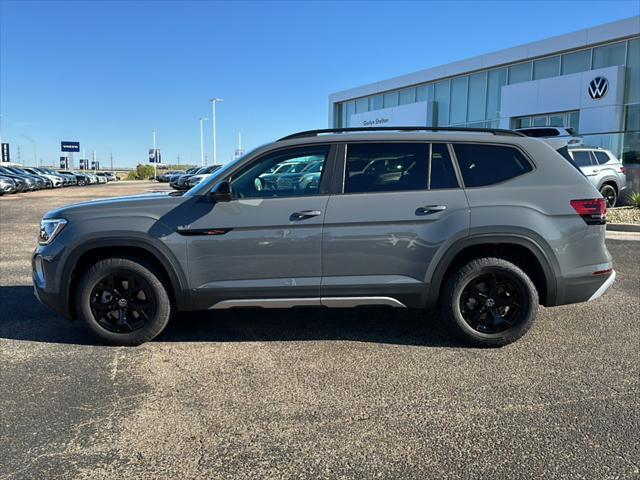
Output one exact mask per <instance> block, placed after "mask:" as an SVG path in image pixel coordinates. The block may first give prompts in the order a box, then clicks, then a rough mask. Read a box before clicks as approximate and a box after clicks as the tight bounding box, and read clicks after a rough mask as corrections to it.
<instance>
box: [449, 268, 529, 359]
mask: <svg viewBox="0 0 640 480" xmlns="http://www.w3.org/2000/svg"><path fill="white" fill-rule="evenodd" d="M537 311H538V292H537V290H536V287H535V286H534V284H533V282H532V281H531V279H530V278H529V277H528V276H527V274H526V273H524V272H523V271H522V270H521V269H520V268H519V267H518V266H516V265H514V264H513V263H511V262H509V261H507V260H504V259H502V258H493V257H486V258H478V259H475V260H472V261H470V262H469V263H467V264H466V265H464V266H463V267H462V268H461V269H459V270H458V271H456V272H453V273H452V274H451V275H449V277H448V278H447V280H446V283H445V287H444V295H443V299H442V303H441V312H442V317H443V320H444V322H445V324H446V325H447V327H448V328H449V329H450V330H452V332H453V333H454V334H456V335H457V336H458V337H459V338H460V339H461V340H463V341H464V342H465V343H467V344H470V345H473V346H477V347H501V346H503V345H508V344H509V343H512V342H515V341H516V340H518V339H519V338H520V337H522V336H523V335H524V334H525V333H527V331H528V330H529V328H530V327H531V324H532V323H533V321H534V319H535V317H536V313H537Z"/></svg>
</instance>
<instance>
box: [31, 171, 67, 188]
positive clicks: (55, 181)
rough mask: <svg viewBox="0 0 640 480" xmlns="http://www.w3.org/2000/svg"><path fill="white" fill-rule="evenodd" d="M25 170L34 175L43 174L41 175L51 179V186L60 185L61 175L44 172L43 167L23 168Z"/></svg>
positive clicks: (57, 186) (56, 186)
mask: <svg viewBox="0 0 640 480" xmlns="http://www.w3.org/2000/svg"><path fill="white" fill-rule="evenodd" d="M25 170H26V171H27V172H29V173H32V174H34V175H40V176H43V177H45V178H47V179H49V180H50V181H51V184H52V187H53V188H59V187H62V177H60V176H59V175H52V174H50V173H48V172H46V171H45V170H43V169H40V168H35V167H31V168H25Z"/></svg>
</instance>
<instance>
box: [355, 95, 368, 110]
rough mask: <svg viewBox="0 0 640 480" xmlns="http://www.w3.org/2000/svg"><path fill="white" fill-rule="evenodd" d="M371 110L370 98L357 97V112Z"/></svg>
mask: <svg viewBox="0 0 640 480" xmlns="http://www.w3.org/2000/svg"><path fill="white" fill-rule="evenodd" d="M368 111H369V99H368V98H367V97H364V98H358V99H356V113H364V112H368Z"/></svg>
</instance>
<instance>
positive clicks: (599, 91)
mask: <svg viewBox="0 0 640 480" xmlns="http://www.w3.org/2000/svg"><path fill="white" fill-rule="evenodd" d="M608 91H609V80H607V79H606V78H605V77H596V78H594V79H593V80H591V82H589V96H590V97H591V98H593V99H594V100H600V99H601V98H602V97H604V96H605V95H606V94H607V92H608Z"/></svg>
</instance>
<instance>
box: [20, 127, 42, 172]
mask: <svg viewBox="0 0 640 480" xmlns="http://www.w3.org/2000/svg"><path fill="white" fill-rule="evenodd" d="M20 136H21V137H24V138H26V139H27V140H29V141H30V142H31V145H32V146H33V166H34V167H39V166H40V165H38V155H37V148H36V147H37V144H36V141H35V140H34V139H33V138H31V137H27V136H26V135H24V134H22V133H21V134H20Z"/></svg>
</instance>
